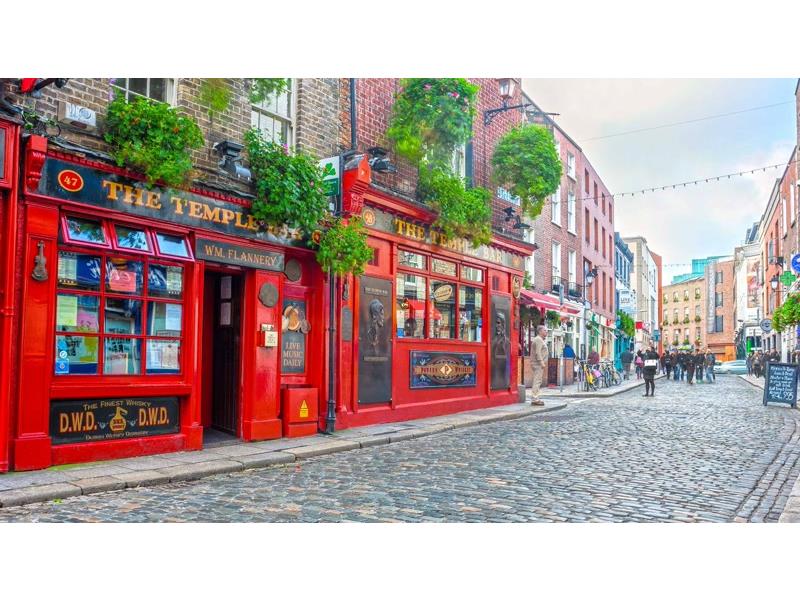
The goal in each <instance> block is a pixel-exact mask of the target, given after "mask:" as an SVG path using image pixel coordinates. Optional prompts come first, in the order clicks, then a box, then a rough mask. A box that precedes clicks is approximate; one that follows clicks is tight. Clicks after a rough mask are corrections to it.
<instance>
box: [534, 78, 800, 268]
mask: <svg viewBox="0 0 800 600" xmlns="http://www.w3.org/2000/svg"><path fill="white" fill-rule="evenodd" d="M796 85H797V80H796V79H524V80H523V87H524V89H525V90H526V92H527V93H528V94H529V95H530V96H531V97H532V98H533V99H534V101H535V102H536V103H537V104H539V105H540V106H541V107H542V108H543V109H544V110H546V111H548V112H557V113H561V116H559V117H556V121H557V122H558V123H559V125H560V126H561V127H563V128H564V129H565V130H566V131H567V133H569V135H570V136H571V137H572V138H573V139H574V140H575V141H576V142H578V144H579V145H580V146H581V147H582V148H583V151H584V153H585V154H586V155H587V156H588V157H589V160H590V161H591V163H592V164H593V165H594V167H595V168H596V169H597V171H598V173H599V174H600V176H601V177H602V178H603V181H604V182H605V184H606V185H607V186H608V188H609V189H610V190H611V191H612V192H624V191H633V190H638V189H641V188H645V187H646V188H651V187H655V186H662V185H667V184H672V183H676V182H681V181H687V180H693V179H699V178H706V177H709V176H714V175H721V174H724V173H731V172H734V171H740V170H744V169H751V168H755V167H762V166H765V165H769V164H777V163H785V162H786V161H787V160H788V159H789V155H790V153H791V151H792V149H793V148H794V145H795V143H796V141H797V134H796V119H795V107H794V104H793V103H789V104H784V105H781V106H777V107H773V108H767V109H764V110H759V111H753V112H747V113H744V114H739V115H733V116H728V117H723V118H719V119H711V120H707V121H702V122H699V123H692V124H687V125H679V126H676V127H670V128H665V129H658V130H655V131H647V132H642V133H634V134H631V135H624V136H619V137H612V138H607V139H602V140H591V141H589V140H587V138H591V137H596V136H602V135H610V134H615V133H620V132H623V131H628V130H632V129H639V128H644V127H651V126H658V125H663V124H666V123H674V122H677V121H686V120H690V119H696V118H700V117H704V116H708V115H716V114H720V113H728V112H733V111H737V110H743V109H747V108H752V107H756V106H762V105H766V104H775V103H778V102H783V101H793V100H794V90H795V86H796ZM781 174H782V170H772V171H769V170H768V171H767V172H766V173H759V174H758V175H752V176H744V177H736V178H732V179H731V180H725V181H722V182H717V183H709V184H700V185H697V186H692V187H686V188H678V189H676V190H669V191H664V192H660V191H659V192H654V193H647V194H645V195H637V196H635V197H633V198H631V197H629V196H626V197H624V198H620V199H618V200H617V201H616V218H617V223H616V228H617V230H618V231H620V232H621V233H622V235H624V236H631V235H643V236H644V237H646V238H647V240H648V242H649V244H650V246H651V247H652V248H653V250H654V251H655V252H657V253H659V254H661V255H662V256H663V258H664V263H665V264H675V263H678V264H681V263H689V262H690V261H691V259H692V258H699V257H704V256H708V255H716V254H730V253H732V252H733V248H734V246H735V245H737V244H739V243H740V242H741V240H742V238H743V236H744V234H745V231H746V229H747V227H749V226H750V224H751V223H752V222H753V221H756V220H758V218H759V217H760V215H761V212H762V211H763V209H764V207H765V205H766V203H767V200H768V199H769V193H770V191H771V189H772V185H773V183H774V180H775V179H776V178H777V177H780V175H781ZM689 270H690V268H689V267H688V266H687V267H681V266H679V267H670V268H665V269H664V271H665V276H664V281H665V282H669V280H670V279H671V276H672V275H675V274H678V273H681V272H686V271H689Z"/></svg>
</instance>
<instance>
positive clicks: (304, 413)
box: [282, 388, 318, 437]
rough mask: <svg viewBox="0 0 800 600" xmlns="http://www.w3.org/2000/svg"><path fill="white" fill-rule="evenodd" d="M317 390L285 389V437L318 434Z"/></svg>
mask: <svg viewBox="0 0 800 600" xmlns="http://www.w3.org/2000/svg"><path fill="white" fill-rule="evenodd" d="M317 405H318V401H317V388H284V389H283V406H282V408H283V410H282V413H283V436H284V437H302V436H304V435H314V434H316V433H317Z"/></svg>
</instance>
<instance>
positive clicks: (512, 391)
mask: <svg viewBox="0 0 800 600" xmlns="http://www.w3.org/2000/svg"><path fill="white" fill-rule="evenodd" d="M84 81H85V80H84ZM93 81H99V80H93ZM148 81H150V80H148ZM231 81H234V83H233V84H232V86H234V89H237V88H236V86H237V85H238V84H237V83H235V80H231ZM316 81H317V80H298V81H296V82H295V83H294V85H293V87H292V91H293V93H296V94H297V96H298V98H297V100H296V102H295V103H292V104H289V103H288V102H287V107H288V106H292V107H295V106H298V105H301V104H302V100H303V94H304V93H305V94H307V95H308V97H309V98H310V97H312V95H314V97H320V95H321V93H320V90H323V91H325V93H326V94H327V95H324V96H325V101H324V102H323V103H322V104H320V106H323V105H324V104H325V103H328V104H329V106H328V108H330V106H335V107H338V108H339V113H336V111H332V112H333V114H341V115H343V116H342V117H341V121H340V122H338V123H334V125H333V128H332V129H331V130H330V131H331V133H330V135H331V137H332V138H333V139H331V140H330V143H331V145H332V144H333V143H335V142H337V141H342V140H343V139H345V138H346V137H347V136H346V134H347V131H348V129H349V130H350V131H351V132H352V131H354V129H355V130H356V131H359V133H360V135H361V136H362V137H360V138H359V139H358V142H357V143H358V145H357V147H356V148H355V150H356V151H359V150H361V149H365V148H370V147H374V146H376V145H378V144H377V143H376V142H377V139H378V138H379V137H380V136H381V135H382V133H383V131H382V130H381V127H382V126H383V123H384V122H385V120H386V119H388V115H389V110H390V107H391V99H392V93H393V91H394V86H395V85H396V80H360V81H358V82H356V89H357V96H356V98H357V106H356V107H354V111H353V113H354V114H356V121H355V122H352V121H351V120H350V119H349V117H347V114H348V112H349V111H348V110H347V109H348V108H349V104H348V103H349V95H348V91H347V90H348V82H347V80H340V81H336V80H333V83H331V84H317V83H315V82H316ZM325 81H328V80H325ZM190 82H191V80H180V83H179V84H177V85H176V87H177V88H178V90H179V93H178V106H182V107H184V108H185V109H186V110H187V112H189V113H191V103H190V102H189V103H186V102H181V100H180V98H181V94H184V95H186V96H191V90H192V85H191V83H190ZM478 82H479V83H480V84H481V85H482V88H481V93H480V103H481V106H480V107H479V109H480V110H483V109H486V108H493V107H496V106H500V105H501V102H502V99H501V98H500V97H499V94H498V91H497V83H496V82H495V80H478ZM66 89H67V91H68V90H69V87H67V88H66ZM148 89H149V88H148ZM306 106H307V104H306ZM99 109H102V106H100V107H99ZM254 110H255V109H254ZM317 112H318V111H317ZM376 115H377V117H376ZM279 116H280V115H271V117H270V118H273V122H274V121H277V120H278V117H279ZM317 117H318V114H315V115H307V116H306V117H304V116H303V115H302V114H300V115H296V116H295V118H296V120H295V121H293V122H291V123H290V125H291V126H292V127H294V128H295V133H294V135H295V137H294V141H295V142H296V143H298V145H302V143H303V139H304V138H303V136H304V135H306V136H308V135H310V134H309V133H307V132H308V131H319V127H315V126H312V124H314V123H315V122H314V121H313V120H312V119H314V118H317ZM304 118H305V119H306V120H305V121H304ZM376 118H377V119H378V121H379V122H378V123H375V119H376ZM370 120H372V121H370ZM515 122H518V115H516V114H513V113H509V114H502V115H500V116H499V117H498V118H497V119H496V120H495V121H494V122H493V123H492V125H491V127H487V126H483V125H482V123H481V122H479V121H478V120H477V119H476V123H475V130H476V131H475V138H474V141H473V142H472V143H471V144H470V145H469V146H470V147H469V148H466V149H465V155H464V157H463V159H464V162H465V166H466V168H467V169H468V171H469V172H468V176H469V177H472V178H473V180H474V181H476V182H484V181H488V177H489V172H488V167H487V162H486V161H487V160H488V158H485V157H489V156H491V148H492V147H493V145H494V143H495V142H496V140H497V138H498V137H499V135H501V134H502V132H503V131H505V130H507V129H508V127H509V126H510V125H511V124H513V123H515ZM370 123H371V124H370ZM244 127H246V125H245V126H244ZM482 128H483V129H482ZM234 129H235V128H234ZM240 131H241V130H240ZM205 133H206V134H207V137H213V136H209V135H208V132H205ZM353 137H355V136H353ZM80 139H81V140H82V141H85V139H84V138H80ZM306 139H308V138H306ZM90 141H91V140H90ZM309 145H311V144H309ZM0 147H2V154H0V227H2V232H3V237H2V247H3V260H2V262H1V263H0V285H2V287H1V288H0V293H1V294H2V295H0V300H2V312H1V313H0V318H2V321H1V322H0V325H1V327H0V336H2V337H0V368H1V369H2V370H0V375H2V379H0V383H1V384H2V386H1V387H0V471H2V470H9V469H10V470H28V469H39V468H44V467H48V466H50V465H53V464H64V463H73V462H85V461H95V460H104V459H110V458H119V457H125V456H135V455H142V454H152V453H160V452H169V451H180V450H194V449H199V448H202V447H203V444H204V440H206V441H208V439H209V436H210V435H217V432H222V433H223V434H225V435H229V436H232V437H236V438H240V439H242V440H245V441H254V440H264V439H274V438H278V437H281V436H295V435H308V434H313V433H316V432H317V431H318V430H323V431H324V430H326V429H327V430H328V431H330V430H331V429H332V428H337V429H338V428H347V427H352V426H360V425H365V424H371V423H381V422H388V421H396V420H403V419H412V418H419V417H426V416H433V415H439V414H445V413H451V412H457V411H462V410H469V409H474V408H480V407H487V406H495V405H500V404H507V403H511V402H514V401H517V400H518V395H517V385H516V384H517V377H518V374H517V372H516V364H517V361H516V358H517V353H518V345H517V344H516V343H514V342H513V341H514V340H517V339H518V335H519V308H518V305H517V300H516V299H517V298H518V296H519V291H520V288H521V280H522V275H523V268H524V266H523V265H524V258H525V257H526V256H530V254H531V252H532V247H531V245H530V244H527V243H526V242H524V241H522V239H521V236H515V235H514V234H513V232H512V233H505V234H504V233H500V232H498V233H497V234H496V235H495V236H494V238H493V240H492V243H491V244H490V245H489V246H484V247H479V248H474V247H472V246H471V245H470V244H468V243H467V242H465V241H463V240H448V239H445V238H444V237H443V236H441V235H440V234H439V233H438V232H437V230H435V228H433V227H432V226H431V224H432V222H433V220H434V214H433V213H432V212H431V211H430V210H429V209H428V208H427V207H426V206H424V205H422V204H420V203H419V202H416V201H415V200H414V198H413V195H411V194H409V193H408V190H409V189H411V188H410V187H409V185H411V186H413V174H412V173H411V172H410V171H409V169H408V168H407V166H406V165H403V164H402V161H399V160H398V161H397V164H398V173H396V174H394V175H383V174H380V173H372V172H371V169H370V164H369V162H370V161H369V160H368V159H367V157H366V153H365V155H364V157H363V158H362V157H361V156H360V155H356V157H355V158H354V159H352V160H351V161H350V163H349V164H346V165H345V169H344V176H343V178H342V191H341V194H342V203H343V206H344V208H345V210H346V211H347V212H349V213H350V214H360V215H361V216H362V217H363V220H364V223H365V224H366V226H367V227H368V229H369V232H370V237H369V244H370V245H371V246H372V247H373V249H374V251H375V252H374V257H373V259H372V261H371V262H370V263H369V264H368V266H367V268H366V273H365V274H364V275H363V276H361V277H360V278H353V277H349V278H346V279H345V280H343V281H342V280H339V281H338V282H337V285H336V286H335V289H334V292H335V293H334V294H329V292H330V288H329V286H328V277H327V275H326V274H324V273H323V272H322V271H321V269H320V267H319V266H318V264H317V262H316V259H315V256H314V253H313V251H312V250H311V249H310V248H309V247H308V244H307V243H306V241H305V240H303V239H301V238H300V237H299V236H297V235H294V234H293V232H292V231H289V230H287V229H286V228H285V227H284V228H269V229H268V230H265V229H264V228H263V227H260V226H259V225H258V224H257V223H255V222H254V219H253V217H252V216H251V215H250V213H249V203H250V201H249V198H250V197H251V196H249V195H248V194H247V193H246V192H244V191H237V189H236V188H235V187H234V186H224V185H214V184H201V183H198V184H197V185H195V186H193V187H189V188H188V189H171V188H166V187H159V186H155V187H148V186H147V185H145V182H144V181H143V179H142V177H141V176H139V175H138V174H137V173H134V172H131V171H129V170H126V169H122V168H119V167H117V166H113V165H112V164H110V162H109V161H108V160H103V157H102V154H100V153H97V152H92V151H91V150H90V149H89V147H88V144H87V146H77V145H76V144H75V143H73V142H70V141H68V140H65V138H64V137H62V136H53V137H51V138H50V139H48V138H47V137H45V136H40V135H25V136H23V135H22V131H21V127H20V123H18V122H17V120H16V119H14V118H13V117H10V118H8V119H5V118H3V117H0ZM323 151H324V150H323ZM477 157H481V159H480V160H476V158H477ZM351 158H352V155H351ZM390 158H391V155H390ZM201 159H202V157H200V158H198V161H201ZM393 160H394V159H393ZM395 183H399V184H400V185H394V184H395ZM503 207H504V205H503V204H502V202H500V201H498V207H497V210H498V211H499V210H501V209H502V208H503ZM331 297H332V298H333V300H334V306H333V310H331V309H332V307H331V305H330V300H329V298H331ZM331 314H334V315H335V318H334V319H333V321H331V319H330V315H331ZM332 331H335V334H333V335H334V336H335V337H334V343H333V344H331V343H330V342H331V338H330V337H329V336H330V335H331V332H332ZM330 348H334V355H333V356H331V354H330ZM331 359H333V364H334V365H335V366H334V370H333V371H331V370H330V369H329V368H328V365H329V364H330V361H331ZM331 383H333V384H334V389H333V390H331V389H330V388H329V386H330V385H331ZM329 401H330V402H332V403H331V405H330V407H331V409H333V410H330V411H329ZM331 417H333V418H335V421H334V420H333V419H332V418H331Z"/></svg>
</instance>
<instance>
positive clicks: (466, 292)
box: [458, 285, 483, 342]
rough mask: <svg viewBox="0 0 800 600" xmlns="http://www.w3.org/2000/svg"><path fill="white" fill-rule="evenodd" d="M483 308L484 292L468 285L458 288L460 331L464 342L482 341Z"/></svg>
mask: <svg viewBox="0 0 800 600" xmlns="http://www.w3.org/2000/svg"><path fill="white" fill-rule="evenodd" d="M482 306H483V290H481V289H480V288H474V287H471V286H467V285H462V286H460V287H459V288H458V314H459V317H458V318H459V323H458V330H459V337H460V338H461V340H462V341H465V342H480V341H481V333H482V332H481V325H482V324H483V321H482V317H481V315H482Z"/></svg>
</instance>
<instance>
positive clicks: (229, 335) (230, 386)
mask: <svg viewBox="0 0 800 600" xmlns="http://www.w3.org/2000/svg"><path fill="white" fill-rule="evenodd" d="M243 283H244V282H243V276H242V275H241V274H238V273H236V274H234V273H225V272H209V271H206V275H205V290H206V293H205V299H204V307H205V308H204V311H205V315H204V319H203V320H204V326H205V328H206V334H205V335H204V343H203V354H204V355H203V367H204V369H203V370H204V376H205V385H204V390H205V394H206V396H207V398H206V399H205V401H204V410H203V413H204V415H203V425H204V426H205V427H206V428H209V427H210V428H211V429H212V430H217V431H221V432H224V433H227V434H230V435H234V436H237V437H238V436H239V435H240V427H239V397H240V378H241V338H242V327H241V312H242V303H241V297H242V290H243V287H244V286H243ZM213 435H214V434H213V431H212V432H210V436H208V437H213Z"/></svg>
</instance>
